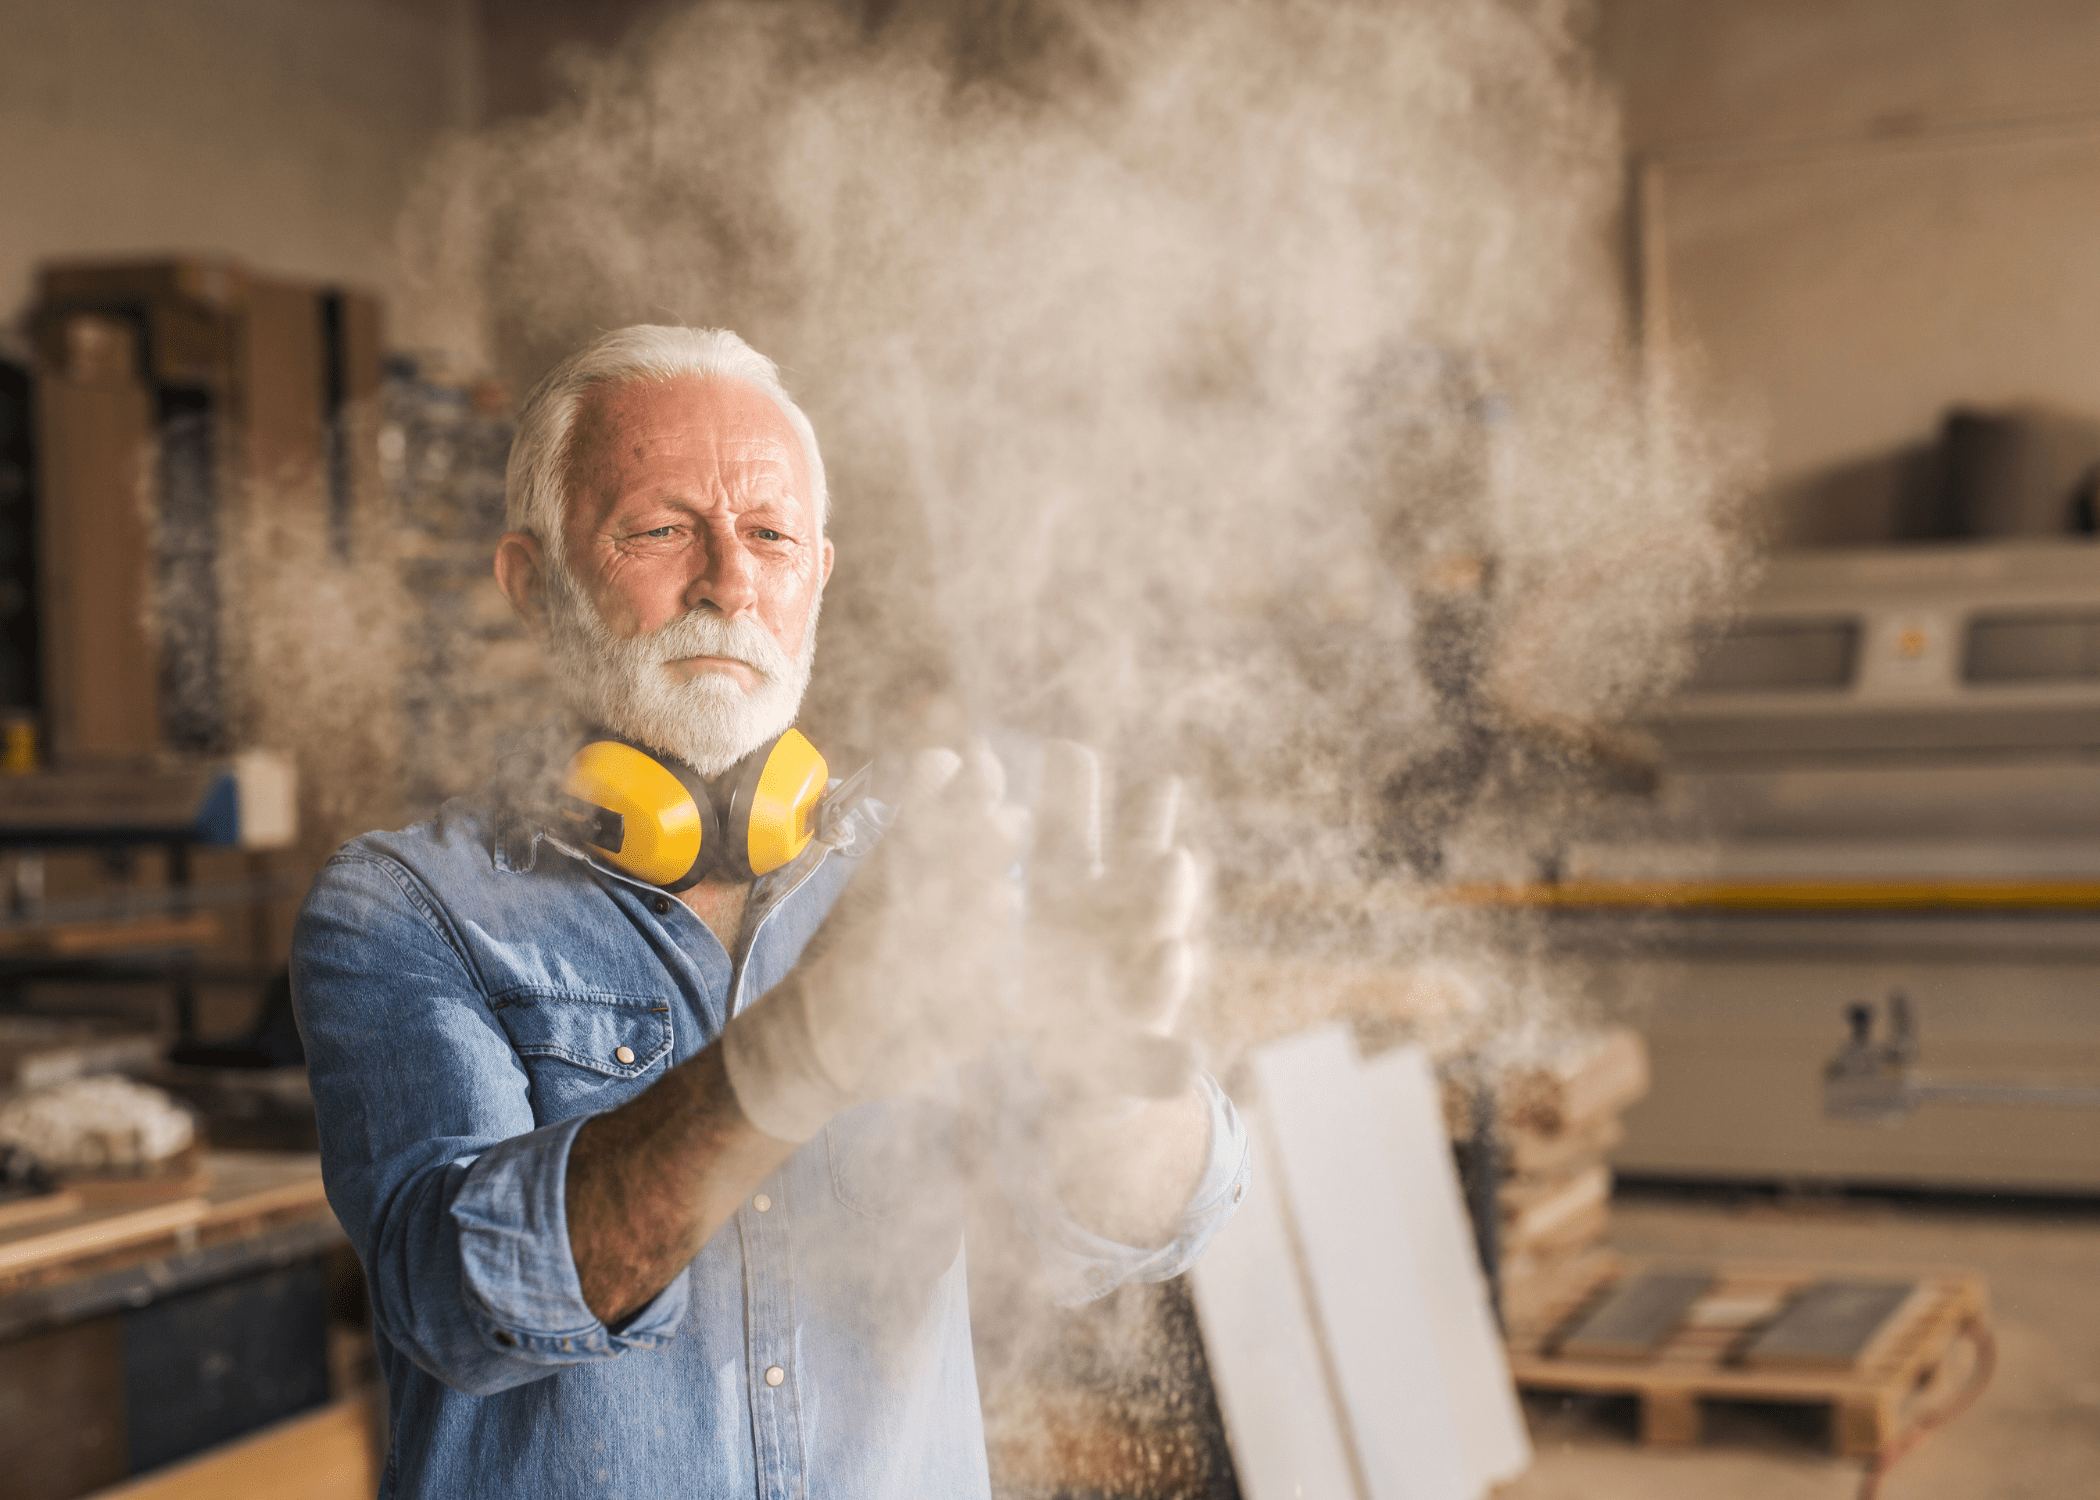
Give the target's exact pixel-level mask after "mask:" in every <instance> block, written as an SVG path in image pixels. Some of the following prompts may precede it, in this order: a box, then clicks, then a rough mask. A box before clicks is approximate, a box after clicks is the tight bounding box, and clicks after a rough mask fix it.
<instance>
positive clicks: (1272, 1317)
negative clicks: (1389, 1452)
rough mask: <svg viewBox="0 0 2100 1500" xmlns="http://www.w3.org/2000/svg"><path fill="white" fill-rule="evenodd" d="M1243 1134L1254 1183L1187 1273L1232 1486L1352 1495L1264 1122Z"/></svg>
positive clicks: (1264, 1495)
mask: <svg viewBox="0 0 2100 1500" xmlns="http://www.w3.org/2000/svg"><path fill="white" fill-rule="evenodd" d="M1251 1113H1252V1111H1250V1115H1251ZM1249 1123H1250V1125H1251V1124H1254V1123H1255V1122H1254V1121H1253V1120H1252V1119H1250V1122H1249ZM1248 1134H1249V1144H1250V1146H1251V1148H1252V1150H1253V1155H1254V1173H1253V1186H1252V1187H1250V1188H1249V1189H1248V1192H1247V1196H1246V1199H1245V1201H1243V1202H1242V1203H1241V1204H1240V1206H1239V1208H1238V1209H1237V1210H1235V1211H1234V1213H1233V1216H1232V1217H1231V1218H1230V1219H1228V1220H1227V1221H1226V1223H1225V1227H1224V1228H1223V1229H1220V1230H1219V1231H1218V1234H1217V1237H1216V1238H1215V1239H1213V1240H1212V1241H1211V1243H1210V1247H1209V1248H1208V1249H1207V1250H1205V1251H1204V1253H1203V1258H1202V1259H1201V1260H1199V1261H1197V1262H1196V1265H1195V1268H1194V1269H1193V1270H1191V1271H1190V1272H1189V1284H1190V1286H1191V1287H1192V1289H1193V1290H1194V1292H1195V1299H1196V1316H1197V1318H1198V1320H1199V1322H1200V1323H1201V1325H1202V1328H1203V1348H1204V1353H1205V1356H1206V1357H1207V1358H1208V1360H1209V1361H1210V1372H1211V1380H1212V1383H1213V1384H1214V1385H1215V1386H1216V1387H1217V1392H1218V1410H1219V1411H1220V1413H1221V1414H1222V1415H1223V1416H1224V1419H1225V1433H1226V1437H1227V1439H1228V1441H1229V1442H1230V1443H1231V1446H1232V1464H1233V1469H1234V1471H1235V1473H1236V1474H1237V1476H1238V1479H1239V1487H1240V1493H1241V1494H1242V1495H1243V1496H1245V1497H1246V1500H1297V1497H1299V1496H1301V1495H1323V1496H1333V1497H1335V1500H1359V1497H1360V1496H1361V1494H1362V1491H1361V1489H1360V1488H1359V1486H1358V1484H1357V1481H1356V1476H1355V1467H1354V1460H1353V1459H1352V1457H1351V1455H1350V1452H1349V1447H1348V1440H1347V1438H1346V1437H1345V1435H1344V1434H1343V1432H1342V1429H1341V1427H1340V1425H1339V1423H1338V1422H1337V1420H1336V1415H1335V1409H1334V1402H1333V1398H1332V1396H1330V1395H1329V1393H1328V1386H1327V1372H1326V1366H1325V1360H1324V1357H1323V1355H1322V1353H1321V1349H1320V1335H1319V1330H1318V1329H1317V1328H1316V1327H1315V1326H1314V1324H1313V1315H1312V1309H1311V1308H1310V1307H1309V1306H1308V1305H1307V1303H1306V1300H1305V1291H1304V1287H1303V1284H1302V1282H1301V1280H1300V1278H1299V1274H1298V1264H1297V1256H1296V1253H1295V1252H1294V1251H1293V1249H1292V1247H1291V1231H1290V1226H1289V1225H1288V1224H1287V1223H1286V1222H1285V1221H1284V1207H1283V1198H1282V1195H1281V1193H1280V1192H1279V1190H1278V1187H1277V1184H1278V1182H1279V1181H1280V1178H1279V1176H1278V1173H1277V1167H1276V1160H1275V1154H1274V1153H1273V1152H1272V1151H1271V1150H1270V1148H1269V1145H1268V1139H1267V1133H1266V1132H1265V1131H1263V1130H1261V1129H1259V1128H1254V1129H1250V1131H1249V1132H1248Z"/></svg>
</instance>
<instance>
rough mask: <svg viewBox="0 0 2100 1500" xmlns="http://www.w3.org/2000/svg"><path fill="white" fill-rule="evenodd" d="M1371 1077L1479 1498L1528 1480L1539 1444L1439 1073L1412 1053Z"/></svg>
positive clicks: (1377, 1067)
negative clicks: (1505, 1338)
mask: <svg viewBox="0 0 2100 1500" xmlns="http://www.w3.org/2000/svg"><path fill="white" fill-rule="evenodd" d="M1364 1077H1365V1079H1366V1081H1367V1082H1368V1083H1369V1084H1370V1090H1371V1098H1372V1102H1373V1105H1374V1107H1375V1108H1376V1110H1377V1112H1378V1119H1379V1124H1380V1126H1381V1129H1382V1133H1383V1135H1384V1138H1385V1148H1386V1154H1387V1156H1388V1157H1389V1158H1390V1160H1391V1163H1392V1167H1393V1171H1394V1181H1395V1183H1396V1184H1397V1186H1398V1187H1399V1190H1400V1201H1401V1203H1402V1204H1403V1205H1404V1206H1405V1210H1406V1212H1405V1218H1406V1224H1407V1231H1408V1241H1409V1244H1410V1245H1411V1247H1412V1248H1413V1250H1414V1262H1415V1268H1416V1271H1417V1272H1418V1273H1419V1274H1420V1276H1421V1278H1422V1283H1421V1285H1422V1295H1423V1298H1424V1301H1425V1303H1426V1305H1427V1307H1428V1309H1429V1314H1430V1326H1431V1331H1432V1333H1433V1334H1434V1336H1435V1339H1436V1349H1437V1364H1438V1367H1439V1368H1440V1369H1441V1370H1442V1371H1443V1372H1444V1383H1445V1386H1446V1389H1447V1390H1448V1391H1449V1392H1450V1396H1451V1405H1452V1408H1453V1412H1454V1415H1455V1416H1456V1418H1457V1421H1458V1436H1459V1446H1460V1449H1461V1451H1462V1452H1463V1453H1464V1455H1465V1458H1466V1462H1467V1466H1468V1468H1469V1469H1470V1470H1471V1472H1472V1475H1473V1481H1474V1489H1475V1492H1476V1493H1477V1492H1479V1491H1480V1490H1484V1489H1486V1488H1488V1487H1490V1486H1492V1485H1495V1484H1499V1483H1501V1482H1503V1481H1504V1480H1507V1479H1511V1478H1514V1477H1515V1476H1516V1475H1518V1474H1521V1473H1522V1472H1523V1471H1524V1470H1525V1469H1526V1468H1527V1467H1528V1466H1529V1465H1530V1463H1531V1440H1530V1437H1529V1436H1528V1435H1527V1433H1526V1432H1525V1429H1524V1414H1523V1411H1522V1409H1521V1408H1520V1407H1519V1406H1518V1405H1517V1394H1516V1387H1515V1386H1514V1384H1513V1383H1512V1382H1511V1380H1510V1378H1509V1361H1508V1360H1507V1358H1505V1357H1504V1355H1503V1350H1502V1338H1501V1335H1500V1333H1499V1331H1498V1330H1497V1329H1496V1327H1495V1316H1494V1312H1493V1311H1492V1309H1491V1308H1490V1307H1489V1305H1488V1296H1487V1284H1486V1280H1485V1278H1484V1277H1482V1275H1481V1274H1480V1260H1479V1256H1478V1254H1477V1253H1476V1251H1475V1250H1474V1246H1473V1231H1472V1225H1471V1221H1470V1220H1469V1219H1468V1218H1467V1216H1466V1207H1465V1198H1464V1195H1463V1193H1462V1192H1461V1190H1460V1188H1459V1182H1458V1169H1457V1167H1456V1166H1455V1165H1454V1164H1453V1162H1452V1160H1451V1143H1450V1141H1449V1140H1448V1139H1447V1137H1446V1135H1445V1132H1444V1118H1443V1110H1442V1105H1441V1103H1440V1101H1439V1095H1438V1089H1437V1081H1436V1074H1435V1073H1434V1072H1433V1071H1431V1069H1430V1066H1429V1060H1428V1058H1426V1057H1425V1056H1423V1054H1422V1053H1421V1051H1420V1050H1418V1049H1416V1048H1413V1047H1405V1048H1401V1049H1399V1050H1398V1051H1394V1052H1389V1053H1387V1054H1385V1055H1384V1056H1382V1057H1379V1058H1376V1059H1374V1060H1372V1061H1371V1062H1370V1063H1368V1064H1366V1065H1365V1066H1364Z"/></svg>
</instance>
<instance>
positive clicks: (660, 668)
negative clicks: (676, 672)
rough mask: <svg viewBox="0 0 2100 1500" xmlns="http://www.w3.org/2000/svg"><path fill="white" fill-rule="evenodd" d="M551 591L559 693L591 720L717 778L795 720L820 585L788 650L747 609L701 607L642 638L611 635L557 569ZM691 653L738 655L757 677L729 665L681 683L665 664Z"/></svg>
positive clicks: (811, 653)
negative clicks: (795, 644)
mask: <svg viewBox="0 0 2100 1500" xmlns="http://www.w3.org/2000/svg"><path fill="white" fill-rule="evenodd" d="M554 574H555V576H554V577H553V578H552V579H551V580H550V583H551V587H550V588H549V590H548V595H549V598H548V616H549V619H548V624H549V627H550V633H549V639H548V655H549V657H550V658H551V660H552V662H553V666H554V672H555V677H556V679H557V681H558V682H559V684H560V688H561V694H562V699H563V701H564V702H566V703H567V704H568V706H569V707H570V708H571V709H572V710H573V711H574V712H576V713H578V714H580V715H582V716H583V717H584V718H585V719H586V720H588V721H589V722H590V723H592V724H594V725H596V726H597V727H599V728H602V729H609V730H611V731H612V732H613V733H614V734H618V735H624V736H625V737H627V738H628V739H631V740H634V741H635V742H637V743H638V744H643V745H647V746H648V747H649V748H650V749H652V750H661V751H663V752H665V753H667V754H670V755H674V756H676V757H677V758H678V759H680V760H682V761H684V762H685V763H686V764H687V765H689V766H691V767H692V768H693V769H694V770H696V771H698V772H699V773H700V774H701V775H702V776H719V775H721V774H722V773H723V772H724V771H726V770H728V769H729V768H730V767H731V766H733V765H735V764H736V763H737V762H738V761H739V760H741V759H743V758H744V756H746V755H748V754H750V753H751V751H753V750H755V749H756V748H758V746H760V745H762V744H764V743H765V742H766V741H767V740H769V739H771V738H773V736H775V735H777V734H779V733H780V732H781V731H782V730H783V729H786V728H787V727H788V726H789V725H790V724H792V723H794V722H795V715H796V713H797V712H798V711H800V709H801V707H802V694H803V692H804V691H805V690H806V689H807V688H808V687H809V671H810V665H811V663H812V662H813V661H814V660H815V659H816V653H817V613H818V607H819V606H820V605H821V604H822V602H823V596H822V594H821V592H820V593H819V594H818V595H817V596H816V597H815V598H812V599H811V600H810V606H809V627H808V629H807V630H805V631H804V632H803V636H802V649H801V651H800V652H799V653H797V654H796V655H795V656H794V657H792V658H791V657H789V655H788V654H787V652H785V651H783V650H782V649H781V647H780V643H779V642H778V641H776V640H774V639H773V636H772V634H771V633H770V632H769V631H767V629H766V628H765V627H764V626H763V625H761V624H759V623H758V621H756V620H754V619H752V618H751V617H750V616H749V615H743V616H740V617H738V618H737V619H734V620H725V619H723V618H722V617H721V616H720V615H717V614H704V613H701V612H700V611H698V610H695V611H693V612H692V613H690V614H685V615H681V616H679V617H678V618H677V619H675V620H673V621H671V622H670V623H669V624H667V625H664V626H662V627H661V628H659V629H657V630H655V631H652V632H650V633H649V634H646V635H637V636H633V637H629V638H625V639H623V638H621V637H619V636H616V635H614V634H613V633H612V631H610V630H609V629H607V628H606V624H605V621H604V619H603V618H602V617H601V616H600V615H599V613H598V610H597V607H596V606H595V605H594V604H592V603H591V601H590V600H589V599H587V598H585V597H584V595H583V591H582V590H581V589H580V588H578V587H577V586H576V584H575V582H574V581H573V580H572V579H570V578H568V577H567V576H566V570H563V569H557V570H554ZM693 656H719V657H726V658H728V659H729V660H731V661H740V662H742V663H744V665H745V666H747V667H749V668H750V669H751V672H752V675H753V676H755V677H756V678H757V679H758V680H757V682H756V683H755V684H754V685H753V686H752V688H751V690H750V691H749V692H746V691H744V689H743V688H742V687H740V686H739V685H738V684H737V682H736V680H735V679H734V678H732V677H731V676H730V675H729V674H727V673H726V672H702V673H700V674H698V675H697V676H695V677H693V678H691V679H690V680H688V681H685V682H680V681H678V680H677V679H676V678H675V677H673V676H672V675H671V674H670V673H669V672H668V671H666V670H665V664H666V663H668V662H674V661H683V660H685V659H686V658H688V657H693Z"/></svg>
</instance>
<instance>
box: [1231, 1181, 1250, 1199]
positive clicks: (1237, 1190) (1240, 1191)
mask: <svg viewBox="0 0 2100 1500" xmlns="http://www.w3.org/2000/svg"><path fill="white" fill-rule="evenodd" d="M1246 1196H1247V1184H1246V1183H1244V1182H1242V1183H1240V1184H1238V1185H1237V1186H1235V1187H1234V1188H1233V1190H1232V1201H1233V1202H1235V1203H1237V1202H1239V1201H1240V1199H1242V1198H1244V1197H1246Z"/></svg>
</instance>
